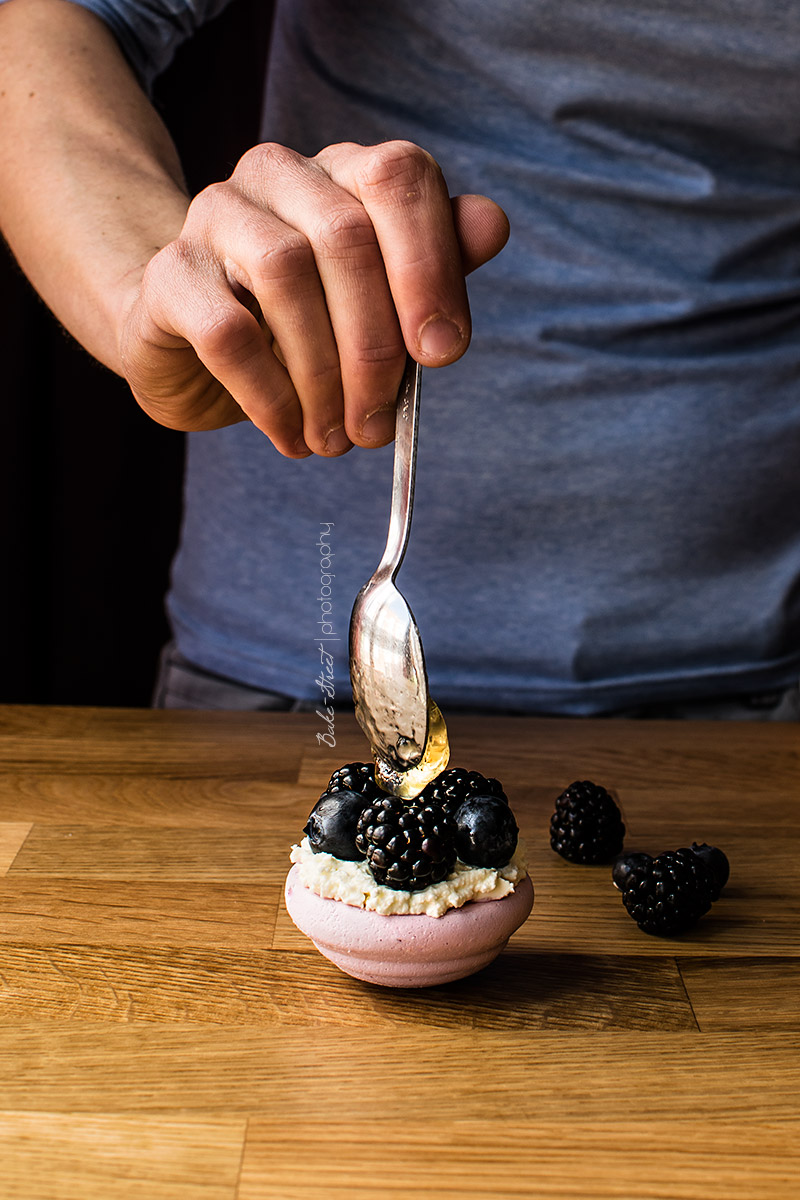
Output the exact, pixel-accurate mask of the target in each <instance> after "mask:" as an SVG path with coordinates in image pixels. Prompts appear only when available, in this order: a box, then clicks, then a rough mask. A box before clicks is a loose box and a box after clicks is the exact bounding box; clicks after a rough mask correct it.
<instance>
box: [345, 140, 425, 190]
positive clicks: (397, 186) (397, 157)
mask: <svg viewBox="0 0 800 1200" xmlns="http://www.w3.org/2000/svg"><path fill="white" fill-rule="evenodd" d="M357 175H358V182H359V186H360V188H361V189H362V190H363V191H364V192H365V193H367V194H369V195H372V196H375V197H381V196H383V195H386V196H388V197H389V198H391V199H392V200H393V201H394V202H402V203H404V204H410V203H414V202H415V201H416V200H419V199H420V197H421V196H422V195H423V194H424V193H425V192H426V191H427V190H428V189H429V188H430V186H431V183H432V182H433V181H434V180H435V179H437V178H440V177H441V171H440V169H439V166H438V163H437V162H436V160H435V159H434V158H433V157H432V156H431V155H430V154H428V152H427V150H423V149H422V147H421V146H415V145H414V143H413V142H404V141H393V142H384V143H383V144H382V145H380V146H375V147H373V148H372V150H371V151H370V153H369V154H368V156H367V158H366V160H365V162H364V163H363V165H362V166H361V168H360V169H359V171H358V173H357Z"/></svg>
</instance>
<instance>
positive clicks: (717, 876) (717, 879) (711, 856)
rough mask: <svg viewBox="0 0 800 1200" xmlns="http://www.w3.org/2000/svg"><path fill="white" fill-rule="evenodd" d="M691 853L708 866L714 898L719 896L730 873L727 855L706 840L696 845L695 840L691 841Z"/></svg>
mask: <svg viewBox="0 0 800 1200" xmlns="http://www.w3.org/2000/svg"><path fill="white" fill-rule="evenodd" d="M691 851H692V854H696V855H697V857H698V858H700V859H702V860H703V862H704V863H705V864H706V866H707V867H708V869H709V871H710V872H711V875H712V877H713V880H714V899H715V900H716V899H717V898H718V897H719V894H720V892H721V891H722V889H723V888H724V887H725V884H726V883H727V882H728V877H729V875H730V873H731V868H730V863H729V862H728V856H727V854H725V852H724V851H723V850H718V849H717V847H716V846H709V845H708V844H707V842H703V843H701V844H700V845H698V843H697V842H692V845H691Z"/></svg>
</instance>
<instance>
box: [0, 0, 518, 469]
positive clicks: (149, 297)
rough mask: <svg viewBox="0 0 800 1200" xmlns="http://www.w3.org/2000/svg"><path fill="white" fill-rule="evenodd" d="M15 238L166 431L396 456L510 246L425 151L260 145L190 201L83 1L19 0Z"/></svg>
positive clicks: (487, 203) (5, 205)
mask: <svg viewBox="0 0 800 1200" xmlns="http://www.w3.org/2000/svg"><path fill="white" fill-rule="evenodd" d="M0 225H1V226H2V229H3V233H4V234H5V236H6V238H7V239H8V242H9V244H10V245H11V247H12V249H13V251H14V253H15V254H16V256H17V259H18V261H19V263H20V265H21V266H22V268H23V270H24V271H25V273H26V274H27V275H28V277H29V278H30V280H31V282H32V283H33V285H34V287H36V289H37V290H38V291H39V293H40V295H41V296H42V297H43V298H44V300H45V301H46V302H47V304H49V305H50V307H51V308H52V310H53V311H54V312H55V314H56V315H57V316H58V318H59V319H60V320H61V321H62V322H63V324H64V325H65V326H66V327H67V329H69V330H70V332H71V333H73V334H74V336H75V337H76V338H77V339H78V341H79V342H81V344H82V345H84V346H85V347H86V349H87V350H89V352H90V353H91V354H93V355H94V356H95V357H96V358H98V359H100V361H101V362H103V363H105V364H106V365H107V366H109V367H111V369H112V370H114V371H117V372H118V373H119V374H122V375H125V376H126V377H127V379H128V381H129V383H130V384H131V387H132V389H133V392H134V395H135V396H136V398H137V400H138V402H139V404H140V405H141V406H142V408H143V409H144V410H145V411H146V412H147V413H149V414H150V416H152V417H153V418H154V419H155V420H156V421H159V422H160V423H161V424H163V425H168V426H170V427H172V428H174V429H187V430H189V429H214V428H218V427H220V426H223V425H230V424H232V423H234V422H236V421H243V420H248V419H249V420H251V421H252V422H253V423H254V424H255V425H256V426H257V427H258V428H259V429H261V430H263V432H264V433H265V434H266V435H267V436H268V437H269V438H271V439H272V441H273V442H274V444H275V445H276V447H277V448H278V450H280V451H281V453H283V454H286V455H288V456H290V457H301V456H304V455H306V454H310V453H312V452H315V453H318V454H341V453H343V452H344V451H345V450H347V449H349V447H350V446H351V444H353V443H357V444H358V445H361V446H378V445H383V444H384V443H386V442H388V441H390V440H391V437H392V434H393V431H394V413H393V409H394V401H395V396H396V392H397V388H398V386H399V383H400V378H401V374H402V370H403V364H404V360H405V353H406V348H408V350H409V351H410V352H411V354H412V355H413V356H414V357H415V358H417V359H418V360H419V361H420V362H421V363H423V364H426V365H428V366H444V365H445V364H447V363H451V362H454V361H455V360H456V359H457V358H459V357H460V355H461V354H463V352H464V350H465V349H466V347H467V344H468V342H469V336H470V328H469V310H468V307H467V295H466V288H465V284H464V276H465V274H466V273H467V272H469V271H470V270H472V269H473V268H474V267H477V266H479V265H480V264H481V263H483V262H485V261H486V260H487V259H489V258H491V257H492V255H494V254H497V252H498V251H499V250H500V249H501V247H502V246H503V245H504V244H505V241H506V238H507V236H508V222H507V221H506V218H505V215H504V214H503V212H502V211H501V210H500V209H499V208H498V207H497V205H496V204H494V203H493V202H492V201H491V200H488V199H486V197H483V196H461V197H458V198H457V199H455V200H452V201H451V199H450V198H449V196H448V193H447V187H446V185H445V182H444V180H443V178H442V174H441V171H440V170H439V168H438V166H437V165H436V163H435V162H434V161H433V159H432V158H431V157H430V155H429V154H426V153H425V151H424V150H421V149H419V148H418V147H416V146H413V145H410V144H408V143H405V142H390V143H387V144H384V145H381V146H372V147H364V146H356V145H338V146H330V147H328V149H326V150H323V151H322V152H321V153H320V154H318V155H317V156H316V157H315V158H312V159H308V158H303V157H302V156H301V155H299V154H295V153H294V152H293V151H291V150H286V149H283V148H282V147H280V146H257V147H255V148H254V149H253V150H250V151H249V152H248V153H247V154H245V155H244V157H243V158H242V160H241V162H240V163H239V165H238V166H237V167H236V170H235V171H234V173H233V175H232V177H231V179H229V180H228V181H227V182H226V183H218V184H215V185H213V186H212V187H209V188H207V189H206V190H205V191H204V192H202V193H201V194H200V195H199V196H198V197H197V198H196V199H195V200H193V201H191V202H190V200H189V197H188V196H187V194H186V189H185V185H184V181H183V177H182V172H181V167H180V163H179V162H178V158H177V154H176V152H175V148H174V146H173V145H172V142H171V140H170V138H169V135H168V133H167V131H166V129H165V128H164V127H163V125H162V123H161V122H160V120H159V118H158V116H157V114H156V112H155V111H154V109H153V107H152V105H151V104H150V103H149V101H148V100H147V98H146V96H145V95H144V93H143V92H142V90H141V88H140V87H139V86H138V84H137V82H136V80H135V79H134V77H133V75H132V74H131V71H130V68H129V67H128V65H127V63H126V62H125V59H124V58H123V56H122V54H121V52H120V50H119V47H118V46H117V43H116V41H115V40H114V37H113V36H112V34H111V33H110V31H109V30H108V29H107V28H106V26H105V25H104V24H103V22H102V21H100V20H99V19H98V18H97V17H96V16H95V15H94V14H93V13H91V12H89V11H88V10H87V9H84V8H82V7H81V6H80V5H77V4H69V3H65V2H64V0H10V2H9V3H5V4H2V5H0Z"/></svg>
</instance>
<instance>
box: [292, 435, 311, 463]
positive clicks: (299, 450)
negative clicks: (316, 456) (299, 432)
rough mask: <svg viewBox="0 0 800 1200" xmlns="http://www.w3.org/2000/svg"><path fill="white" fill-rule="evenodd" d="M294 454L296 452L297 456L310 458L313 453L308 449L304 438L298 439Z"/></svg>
mask: <svg viewBox="0 0 800 1200" xmlns="http://www.w3.org/2000/svg"><path fill="white" fill-rule="evenodd" d="M294 452H295V454H302V455H303V457H304V458H308V456H309V454H310V453H311V451H310V449H309V448H308V446H307V444H306V439H305V438H304V437H299V438H298V439H297V441H296V442H295V444H294Z"/></svg>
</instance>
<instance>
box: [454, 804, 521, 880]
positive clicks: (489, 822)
mask: <svg viewBox="0 0 800 1200" xmlns="http://www.w3.org/2000/svg"><path fill="white" fill-rule="evenodd" d="M455 823H456V851H457V853H458V857H459V858H460V859H461V861H462V862H465V863H468V864H469V865H470V866H472V867H503V866H505V864H506V863H507V862H508V861H509V860H510V858H511V856H512V854H513V853H514V851H515V850H516V848H517V835H518V834H519V829H518V828H517V822H516V821H515V820H514V814H513V813H512V811H511V809H510V808H509V807H508V804H507V803H506V802H505V801H504V800H501V799H500V797H499V796H468V797H467V799H466V800H464V801H463V802H462V804H461V805H460V806H459V808H458V809H457V811H456V815H455Z"/></svg>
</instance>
